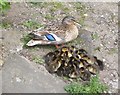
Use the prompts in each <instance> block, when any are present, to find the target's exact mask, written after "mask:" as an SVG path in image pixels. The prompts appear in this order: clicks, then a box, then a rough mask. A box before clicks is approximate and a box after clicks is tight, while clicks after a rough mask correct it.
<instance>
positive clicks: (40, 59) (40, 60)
mask: <svg viewBox="0 0 120 95" xmlns="http://www.w3.org/2000/svg"><path fill="white" fill-rule="evenodd" d="M32 60H33V62H35V63H38V64H43V63H44V60H43V59H42V58H41V57H39V56H34V57H33V58H32Z"/></svg>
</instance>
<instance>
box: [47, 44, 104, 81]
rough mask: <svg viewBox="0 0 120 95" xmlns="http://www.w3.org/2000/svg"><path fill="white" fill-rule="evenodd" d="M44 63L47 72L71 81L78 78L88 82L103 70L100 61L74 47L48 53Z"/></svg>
mask: <svg viewBox="0 0 120 95" xmlns="http://www.w3.org/2000/svg"><path fill="white" fill-rule="evenodd" d="M45 62H46V66H47V68H48V71H49V72H51V73H57V74H58V75H59V76H67V77H69V78H73V79H74V78H78V77H80V78H81V79H83V80H89V79H90V77H91V75H95V74H97V73H99V70H103V68H104V65H103V62H102V61H101V60H99V59H97V57H95V56H91V55H89V54H88V53H87V52H86V51H85V50H84V49H78V48H76V47H75V46H70V47H68V46H63V47H61V48H59V49H57V50H55V51H54V52H50V53H48V54H47V55H46V56H45Z"/></svg>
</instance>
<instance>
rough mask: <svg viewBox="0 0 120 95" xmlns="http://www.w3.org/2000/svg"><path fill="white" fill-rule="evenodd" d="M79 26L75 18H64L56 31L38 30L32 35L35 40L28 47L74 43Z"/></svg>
mask: <svg viewBox="0 0 120 95" xmlns="http://www.w3.org/2000/svg"><path fill="white" fill-rule="evenodd" d="M77 25H79V24H78V23H77V22H76V21H75V18H74V17H72V16H66V17H64V18H63V20H62V23H61V25H59V27H56V28H54V29H48V28H45V29H37V30H36V32H32V33H30V34H32V35H34V36H33V39H31V40H30V41H29V42H28V43H27V44H26V45H27V46H34V45H38V44H39V45H41V44H42V45H46V44H54V45H58V44H63V43H66V42H69V41H72V40H74V39H76V38H77V36H78V28H77Z"/></svg>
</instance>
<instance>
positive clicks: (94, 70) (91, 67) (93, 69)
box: [86, 64, 99, 75]
mask: <svg viewBox="0 0 120 95" xmlns="http://www.w3.org/2000/svg"><path fill="white" fill-rule="evenodd" d="M86 70H88V71H89V72H90V73H91V74H93V75H96V74H97V73H98V72H99V69H98V68H97V67H96V66H94V65H91V64H89V65H88V66H87V67H86Z"/></svg>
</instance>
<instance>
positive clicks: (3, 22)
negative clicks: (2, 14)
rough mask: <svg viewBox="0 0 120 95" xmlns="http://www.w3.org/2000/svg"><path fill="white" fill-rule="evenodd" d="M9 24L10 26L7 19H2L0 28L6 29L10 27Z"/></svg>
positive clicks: (10, 24)
mask: <svg viewBox="0 0 120 95" xmlns="http://www.w3.org/2000/svg"><path fill="white" fill-rule="evenodd" d="M11 26H12V23H10V22H7V21H2V23H0V28H4V29H7V28H10V27H11Z"/></svg>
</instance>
